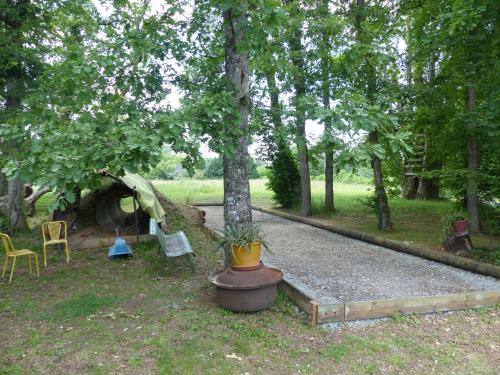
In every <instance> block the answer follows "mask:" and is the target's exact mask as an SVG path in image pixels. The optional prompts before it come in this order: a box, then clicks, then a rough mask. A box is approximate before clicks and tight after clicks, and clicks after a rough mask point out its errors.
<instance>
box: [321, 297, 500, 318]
mask: <svg viewBox="0 0 500 375" xmlns="http://www.w3.org/2000/svg"><path fill="white" fill-rule="evenodd" d="M497 304H500V291H483V292H470V293H460V294H448V295H439V296H424V297H412V298H401V299H393V300H378V301H360V302H346V303H342V304H331V305H320V306H319V316H318V323H320V324H321V323H331V322H339V321H348V320H359V319H374V318H386V317H388V316H392V315H396V314H401V315H409V314H425V313H433V312H440V311H453V310H464V309H470V308H478V307H488V306H494V305H497ZM342 307H343V310H344V313H343V314H342V313H341V310H342Z"/></svg>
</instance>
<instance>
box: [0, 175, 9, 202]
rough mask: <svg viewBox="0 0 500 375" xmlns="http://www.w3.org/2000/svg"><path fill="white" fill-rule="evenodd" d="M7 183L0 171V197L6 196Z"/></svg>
mask: <svg viewBox="0 0 500 375" xmlns="http://www.w3.org/2000/svg"><path fill="white" fill-rule="evenodd" d="M8 189H9V183H8V181H7V177H6V176H5V174H3V173H2V172H1V171H0V197H2V196H4V195H7V192H8Z"/></svg>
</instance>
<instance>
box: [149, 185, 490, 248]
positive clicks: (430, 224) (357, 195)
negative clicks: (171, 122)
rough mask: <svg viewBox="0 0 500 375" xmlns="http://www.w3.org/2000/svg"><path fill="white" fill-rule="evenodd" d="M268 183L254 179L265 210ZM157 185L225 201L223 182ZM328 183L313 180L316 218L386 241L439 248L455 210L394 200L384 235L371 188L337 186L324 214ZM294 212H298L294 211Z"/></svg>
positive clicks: (481, 241) (483, 240)
mask: <svg viewBox="0 0 500 375" xmlns="http://www.w3.org/2000/svg"><path fill="white" fill-rule="evenodd" d="M265 183H266V181H265V180H262V179H260V180H251V181H250V191H251V195H252V203H253V204H255V205H258V206H263V207H273V205H274V203H273V201H272V193H271V192H270V191H268V190H267V189H266V186H265ZM155 186H156V187H157V188H158V190H160V191H161V192H162V193H164V194H165V195H166V196H167V197H168V198H170V199H171V200H173V201H175V202H178V203H181V204H190V203H197V202H198V203H203V202H204V203H206V202H222V200H223V184H222V180H179V181H155ZM323 186H324V182H323V181H312V198H313V208H314V216H315V217H318V218H324V219H328V220H330V221H332V222H333V223H336V224H338V225H341V226H344V227H346V228H352V229H357V230H361V231H364V232H369V233H374V234H377V235H379V236H383V237H386V238H390V239H394V240H399V241H409V242H413V243H422V244H426V245H428V246H432V247H439V246H440V243H441V240H440V231H441V227H440V220H441V217H442V216H443V215H445V214H446V213H448V212H450V211H453V209H454V208H453V204H452V203H451V202H449V201H445V200H442V201H419V200H404V199H401V198H391V199H390V205H391V215H392V221H393V223H394V231H391V232H386V233H384V232H380V231H378V229H377V218H376V215H375V213H374V212H373V211H372V209H371V208H369V207H368V206H367V205H366V204H364V203H363V200H366V198H368V197H369V196H370V192H371V191H372V188H371V186H369V185H363V184H346V183H336V184H335V206H336V211H335V212H334V213H328V212H324V210H323V209H322V207H323V203H324V192H323V189H324V187H323ZM291 211H294V210H291ZM473 241H474V244H475V245H476V246H484V247H489V248H494V247H500V238H499V237H493V236H484V235H480V236H474V238H473Z"/></svg>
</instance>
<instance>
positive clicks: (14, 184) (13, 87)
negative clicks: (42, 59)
mask: <svg viewBox="0 0 500 375" xmlns="http://www.w3.org/2000/svg"><path fill="white" fill-rule="evenodd" d="M6 76H7V79H6V89H7V90H6V108H7V110H8V111H12V113H15V111H17V110H19V107H20V104H21V100H20V97H21V92H22V90H23V87H22V85H23V83H22V71H21V68H20V67H19V66H15V67H13V68H10V69H8V70H7V73H6ZM10 143H11V144H10V152H12V153H13V154H14V155H13V156H14V158H16V157H17V155H15V154H17V153H18V150H19V148H18V145H17V143H16V142H15V141H12V142H10ZM7 213H8V218H9V231H10V232H13V231H15V230H26V229H28V221H27V219H26V213H25V212H24V183H23V182H22V180H21V178H20V176H19V174H18V173H15V174H14V176H13V177H12V178H11V180H9V183H8V194H7Z"/></svg>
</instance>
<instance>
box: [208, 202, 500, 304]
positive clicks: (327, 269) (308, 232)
mask: <svg viewBox="0 0 500 375" xmlns="http://www.w3.org/2000/svg"><path fill="white" fill-rule="evenodd" d="M201 209H202V210H204V211H205V212H206V224H205V225H206V226H207V227H209V228H211V229H218V230H221V229H222V228H223V227H224V217H223V216H224V214H223V208H222V207H215V206H213V207H201ZM253 220H254V222H262V229H263V231H264V235H265V239H266V241H267V242H268V243H269V247H270V248H271V251H272V253H270V252H266V251H264V255H263V260H264V262H265V263H266V264H268V265H273V266H276V267H278V268H280V269H281V270H283V272H284V273H285V277H287V278H289V279H291V280H292V281H293V282H294V283H295V284H298V286H299V287H300V289H302V290H303V291H305V292H306V293H307V294H308V295H309V296H310V297H312V298H314V299H316V300H317V301H318V302H320V303H338V302H353V301H365V300H379V299H395V298H407V297H412V296H429V295H440V294H454V293H465V292H476V291H483V290H500V281H498V280H496V279H495V278H492V277H487V276H482V275H478V274H474V273H472V272H468V271H465V270H461V269H458V268H454V267H451V266H447V265H444V264H441V263H437V262H433V261H429V260H426V259H423V258H419V257H415V256H412V255H408V254H405V253H400V252H397V251H393V250H389V249H386V248H383V247H380V246H376V245H371V244H369V243H366V242H362V241H358V240H355V239H352V238H349V237H345V236H342V235H340V234H336V233H332V232H329V231H326V230H324V229H319V228H315V227H312V226H310V225H306V224H301V223H297V222H295V221H291V220H287V219H283V218H280V217H277V216H273V215H269V214H265V213H262V212H259V211H253Z"/></svg>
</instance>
